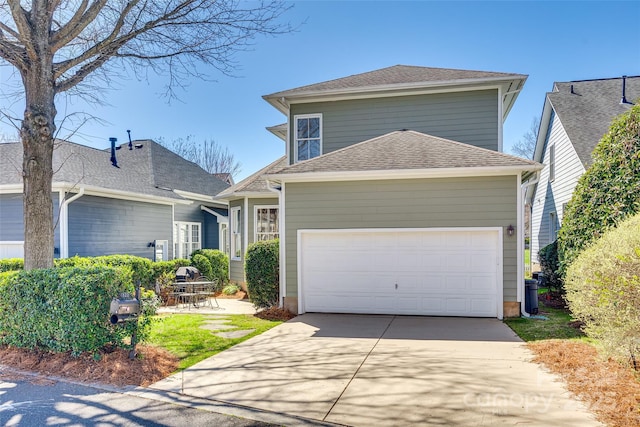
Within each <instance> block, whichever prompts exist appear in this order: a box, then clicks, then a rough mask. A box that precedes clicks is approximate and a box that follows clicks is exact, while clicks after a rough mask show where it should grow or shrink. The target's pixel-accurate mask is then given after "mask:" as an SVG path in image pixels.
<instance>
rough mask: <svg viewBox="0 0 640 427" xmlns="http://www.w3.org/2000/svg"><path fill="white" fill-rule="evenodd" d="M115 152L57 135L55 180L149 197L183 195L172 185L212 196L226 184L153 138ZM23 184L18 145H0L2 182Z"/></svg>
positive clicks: (54, 159)
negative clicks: (60, 138) (70, 140)
mask: <svg viewBox="0 0 640 427" xmlns="http://www.w3.org/2000/svg"><path fill="white" fill-rule="evenodd" d="M134 146H138V147H139V148H133V149H132V150H129V148H128V144H122V145H121V146H120V147H121V148H120V150H118V151H116V158H117V163H118V166H119V167H117V168H116V167H114V166H112V164H111V161H110V157H111V152H110V149H107V150H98V149H95V148H91V147H87V146H84V145H80V144H75V143H72V142H68V141H61V140H57V141H56V143H55V149H54V151H53V170H54V176H53V182H54V183H66V184H71V185H74V186H76V187H82V185H88V186H94V187H99V188H103V189H105V190H117V191H126V192H130V193H138V194H143V195H149V196H157V197H167V198H172V199H182V197H181V196H179V195H177V194H176V193H174V192H173V190H183V191H187V192H190V193H197V194H201V195H205V196H214V195H216V194H217V193H219V192H220V191H222V190H224V189H225V188H227V187H228V186H229V185H228V184H227V183H225V182H224V181H222V180H221V179H219V178H217V177H215V176H213V175H211V174H209V173H207V172H206V171H205V170H203V169H202V168H200V167H199V166H198V165H196V164H195V163H192V162H189V161H187V160H185V159H184V158H182V157H180V156H178V155H177V154H175V153H173V152H172V151H170V150H168V149H166V148H164V147H163V146H161V145H159V144H157V143H156V142H153V141H151V140H142V141H135V142H134ZM21 183H22V144H20V143H7V144H0V186H1V185H11V184H21Z"/></svg>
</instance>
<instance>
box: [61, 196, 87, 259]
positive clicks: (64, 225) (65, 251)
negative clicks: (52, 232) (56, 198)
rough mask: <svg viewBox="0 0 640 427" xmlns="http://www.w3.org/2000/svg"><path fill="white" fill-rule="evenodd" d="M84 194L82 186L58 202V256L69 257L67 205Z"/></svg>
mask: <svg viewBox="0 0 640 427" xmlns="http://www.w3.org/2000/svg"><path fill="white" fill-rule="evenodd" d="M82 196H84V187H81V188H80V191H78V192H77V193H76V194H75V195H74V196H73V197H70V198H68V199H64V200H62V203H61V204H60V218H59V219H60V258H69V205H70V204H71V202H74V201H76V200H78V199H79V198H80V197H82Z"/></svg>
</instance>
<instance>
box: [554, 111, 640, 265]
mask: <svg viewBox="0 0 640 427" xmlns="http://www.w3.org/2000/svg"><path fill="white" fill-rule="evenodd" d="M639 188H640V105H636V106H634V107H632V108H631V109H630V110H629V111H628V112H626V113H625V114H622V115H621V116H620V117H618V118H617V119H616V120H614V121H613V123H612V124H611V127H610V128H609V131H608V132H607V133H606V134H605V135H604V136H603V137H602V139H601V140H600V142H599V143H598V145H597V146H596V148H595V150H594V151H593V164H592V165H591V166H590V167H589V169H587V171H586V172H585V173H584V174H583V175H582V176H581V177H580V180H579V181H578V184H577V186H576V189H575V191H574V193H573V197H572V199H571V201H570V202H569V203H568V205H567V208H566V210H565V213H564V217H563V220H562V227H561V228H560V232H559V234H558V252H559V256H560V267H561V269H562V270H561V272H562V273H564V272H565V271H566V268H567V267H568V266H569V265H571V263H572V262H573V260H575V259H576V258H577V256H578V255H579V254H580V252H581V251H582V250H583V249H585V248H586V247H587V246H588V244H589V243H590V242H592V241H594V240H596V239H597V238H598V237H600V236H602V234H603V233H604V232H605V231H606V230H608V229H609V228H611V227H614V226H615V225H616V223H618V222H620V221H622V220H623V219H625V218H626V217H628V216H630V215H633V214H635V213H637V212H639V211H640V191H638V189H639Z"/></svg>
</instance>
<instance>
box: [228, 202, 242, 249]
mask: <svg viewBox="0 0 640 427" xmlns="http://www.w3.org/2000/svg"><path fill="white" fill-rule="evenodd" d="M230 221H231V224H230V227H231V259H235V260H239V259H241V258H242V215H241V211H240V207H239V206H238V207H235V208H231V218H230Z"/></svg>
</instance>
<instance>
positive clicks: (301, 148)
mask: <svg viewBox="0 0 640 427" xmlns="http://www.w3.org/2000/svg"><path fill="white" fill-rule="evenodd" d="M307 159H309V143H308V142H307V141H306V140H305V141H299V142H298V160H307Z"/></svg>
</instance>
